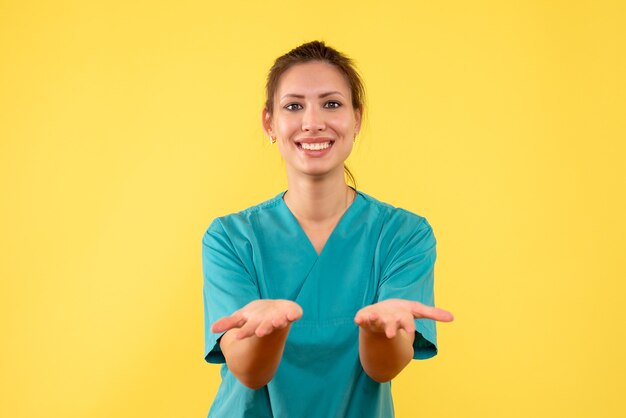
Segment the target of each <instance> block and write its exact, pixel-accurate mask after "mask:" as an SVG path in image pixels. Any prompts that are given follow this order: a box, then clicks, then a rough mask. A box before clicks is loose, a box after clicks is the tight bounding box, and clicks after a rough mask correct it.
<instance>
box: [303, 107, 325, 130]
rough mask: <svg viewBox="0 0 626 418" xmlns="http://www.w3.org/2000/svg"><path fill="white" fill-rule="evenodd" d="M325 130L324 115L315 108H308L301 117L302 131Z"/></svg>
mask: <svg viewBox="0 0 626 418" xmlns="http://www.w3.org/2000/svg"><path fill="white" fill-rule="evenodd" d="M325 128H326V122H325V121H324V115H323V114H322V112H321V111H320V110H319V109H317V108H316V107H315V106H308V107H307V108H306V109H305V111H304V114H303V116H302V130H303V131H308V132H312V131H323V130H324V129H325Z"/></svg>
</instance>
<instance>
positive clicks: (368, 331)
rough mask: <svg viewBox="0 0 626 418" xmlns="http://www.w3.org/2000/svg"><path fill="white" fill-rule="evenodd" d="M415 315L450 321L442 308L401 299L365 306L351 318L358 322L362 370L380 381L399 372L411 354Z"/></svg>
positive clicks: (384, 380)
mask: <svg viewBox="0 0 626 418" xmlns="http://www.w3.org/2000/svg"><path fill="white" fill-rule="evenodd" d="M416 318H429V319H433V320H436V321H444V322H449V321H452V320H453V319H454V318H453V316H452V314H451V313H450V312H448V311H445V310H443V309H439V308H435V307H430V306H426V305H423V304H421V303H419V302H414V301H409V300H403V299H387V300H384V301H382V302H378V303H375V304H373V305H369V306H366V307H365V308H363V309H361V310H360V311H359V312H357V314H356V317H355V319H354V321H355V323H356V324H357V325H359V328H360V329H359V357H360V360H361V365H362V366H363V370H365V372H366V373H367V374H368V376H370V377H371V378H372V379H374V380H375V381H377V382H379V383H383V382H387V381H389V380H391V379H393V378H394V377H396V376H397V375H398V373H400V372H401V371H402V369H404V367H406V365H407V364H409V362H410V361H411V359H412V358H413V341H414V339H415V324H414V322H413V321H414V319H416Z"/></svg>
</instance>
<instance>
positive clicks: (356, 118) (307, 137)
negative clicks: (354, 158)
mask: <svg viewBox="0 0 626 418" xmlns="http://www.w3.org/2000/svg"><path fill="white" fill-rule="evenodd" d="M263 121H264V129H265V131H266V133H268V134H269V135H272V136H275V137H276V139H277V144H278V148H279V150H280V153H281V155H282V157H283V159H284V160H285V163H286V164H287V166H288V169H287V173H288V174H293V173H295V172H298V173H302V174H306V175H310V176H316V177H320V176H326V175H329V174H332V173H335V174H336V173H337V172H340V173H341V175H343V163H344V161H345V160H346V159H347V158H348V156H349V155H350V152H351V151H352V144H353V140H354V137H355V135H356V134H357V133H358V131H359V129H360V125H361V111H360V110H358V109H357V110H355V109H354V108H353V107H352V95H351V92H350V86H349V85H348V81H347V80H346V79H345V77H344V76H343V74H342V73H341V72H340V71H339V70H338V69H337V68H336V67H335V66H333V65H331V64H328V63H325V62H322V61H313V62H308V63H305V64H297V65H294V66H293V67H291V68H290V69H288V70H287V71H285V73H283V75H282V76H281V78H280V81H279V83H278V87H277V89H276V93H275V95H274V109H273V114H272V116H271V118H270V117H269V115H267V114H266V112H265V110H264V111H263ZM307 148H312V149H307Z"/></svg>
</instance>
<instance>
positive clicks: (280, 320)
mask: <svg viewBox="0 0 626 418" xmlns="http://www.w3.org/2000/svg"><path fill="white" fill-rule="evenodd" d="M288 323H289V320H288V319H287V315H284V316H279V317H277V318H274V319H273V320H272V326H273V327H274V328H278V329H282V328H285V327H286V326H287V324H288Z"/></svg>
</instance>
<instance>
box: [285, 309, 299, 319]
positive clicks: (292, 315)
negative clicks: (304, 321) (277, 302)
mask: <svg viewBox="0 0 626 418" xmlns="http://www.w3.org/2000/svg"><path fill="white" fill-rule="evenodd" d="M300 318H302V309H301V308H300V309H298V308H292V309H290V310H288V311H287V320H288V321H289V322H293V321H297V320H298V319H300Z"/></svg>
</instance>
